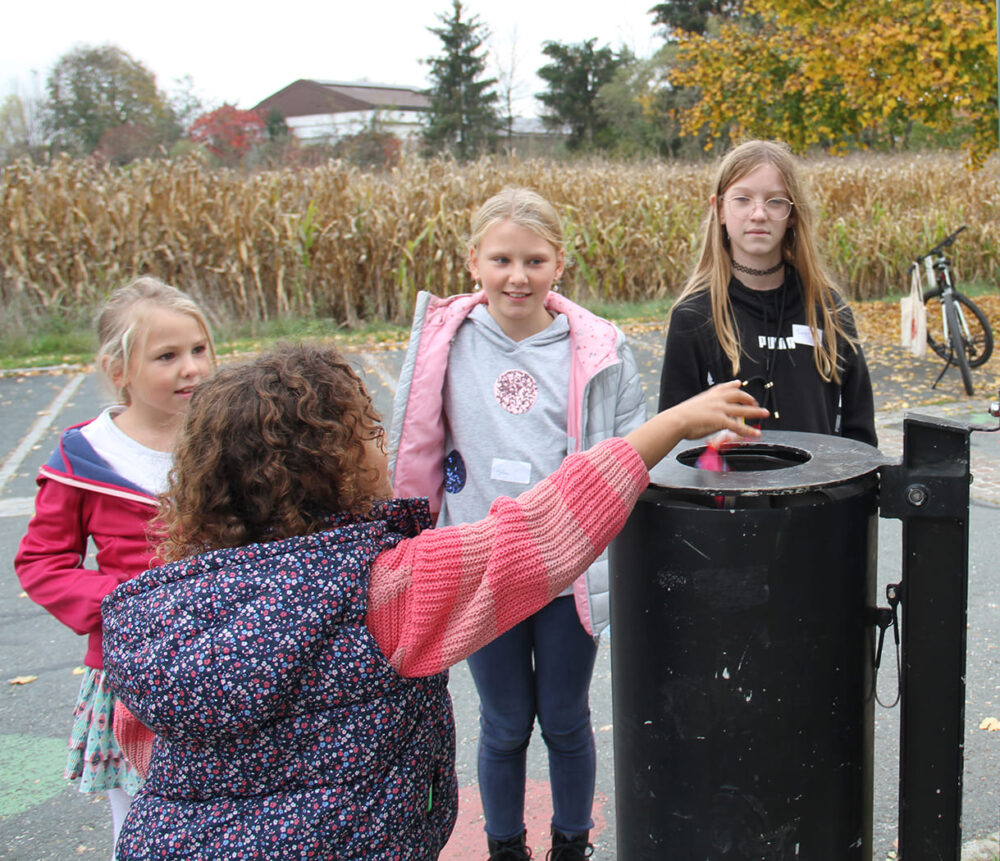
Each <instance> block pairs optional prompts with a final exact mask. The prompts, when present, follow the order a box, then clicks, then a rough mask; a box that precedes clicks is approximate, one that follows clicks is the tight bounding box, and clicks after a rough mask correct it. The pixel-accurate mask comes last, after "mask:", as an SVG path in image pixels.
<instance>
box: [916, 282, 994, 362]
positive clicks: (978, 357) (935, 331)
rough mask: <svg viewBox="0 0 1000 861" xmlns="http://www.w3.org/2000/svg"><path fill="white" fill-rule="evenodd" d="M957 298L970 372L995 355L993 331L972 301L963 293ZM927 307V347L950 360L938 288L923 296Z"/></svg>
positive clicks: (956, 295)
mask: <svg viewBox="0 0 1000 861" xmlns="http://www.w3.org/2000/svg"><path fill="white" fill-rule="evenodd" d="M955 298H956V299H957V300H958V304H959V305H960V306H961V312H962V319H963V320H964V321H965V327H964V328H962V331H963V332H966V333H967V334H966V338H965V355H966V357H967V359H968V362H969V367H970V368H978V367H979V366H980V365H982V364H983V363H984V362H986V361H987V360H988V359H989V357H990V356H992V355H993V330H992V329H991V328H990V321H989V320H987V319H986V315H985V314H984V313H983V312H982V311H981V310H980V309H979V306H978V305H976V304H975V303H974V302H973V301H972V300H971V299H968V298H966V297H965V296H963V295H962V294H961V293H956V294H955ZM924 304H925V305H926V306H927V346H929V347H930V348H931V349H932V350H933V351H934V352H935V353H937V354H938V355H939V356H940V357H941V358H942V359H947V358H948V351H949V349H951V346H950V344H949V343H948V339H946V338H945V336H944V324H943V322H942V321H943V314H942V309H941V290H940V288H938V287H935V288H934V289H933V290H928V291H927V292H926V293H924Z"/></svg>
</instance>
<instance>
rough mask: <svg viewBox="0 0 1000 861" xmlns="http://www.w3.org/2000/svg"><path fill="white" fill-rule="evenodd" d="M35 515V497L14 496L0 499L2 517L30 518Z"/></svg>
mask: <svg viewBox="0 0 1000 861" xmlns="http://www.w3.org/2000/svg"><path fill="white" fill-rule="evenodd" d="M34 513H35V497H33V496H12V497H11V498H10V499H0V517H25V516H28V517H30V516H31V515H32V514H34Z"/></svg>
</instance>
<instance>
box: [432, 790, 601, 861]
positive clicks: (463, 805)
mask: <svg viewBox="0 0 1000 861" xmlns="http://www.w3.org/2000/svg"><path fill="white" fill-rule="evenodd" d="M607 803H608V800H607V798H605V797H604V796H603V795H601V794H600V793H598V794H596V795H595V796H594V811H593V813H592V816H593V818H594V827H593V829H592V830H591V832H590V837H591V842H593V841H594V839H595V838H596V837H597V836H598V835H599V834H600V833H601V832H602V831H603V830H604V829H605V828H606V827H607V824H608V821H607V817H606V816H605V815H604V808H605V805H607ZM524 824H525V826H526V827H527V829H528V845H529V846H531V847H532V849H533V850H534V853H535V857H536V858H544V857H545V853H546V852H547V851H548V848H549V846H550V843H549V829H550V828H551V825H552V793H551V792H550V791H549V784H548V781H542V780H531V779H529V780H528V782H527V786H526V787H525V795H524ZM485 858H486V832H485V831H483V805H482V803H481V802H480V800H479V787H478V786H477V785H472V786H463V787H461V788H459V790H458V821H457V822H456V823H455V830H454V831H453V832H452V835H451V840H449V841H448V845H447V846H445V847H444V851H443V852H442V853H441V854H440V855H439V856H438V861H480V859H485Z"/></svg>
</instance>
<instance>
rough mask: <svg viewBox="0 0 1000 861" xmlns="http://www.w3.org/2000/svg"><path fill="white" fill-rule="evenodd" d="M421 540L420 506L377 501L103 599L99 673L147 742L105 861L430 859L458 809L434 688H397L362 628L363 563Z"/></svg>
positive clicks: (422, 682)
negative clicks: (321, 526) (145, 758)
mask: <svg viewBox="0 0 1000 861" xmlns="http://www.w3.org/2000/svg"><path fill="white" fill-rule="evenodd" d="M427 526H429V517H428V514H427V508H426V503H425V501H423V500H421V501H414V500H392V501H390V502H387V503H385V504H384V505H382V506H380V507H379V508H377V509H376V510H375V511H374V512H373V513H372V514H370V515H368V516H366V517H363V518H359V517H351V516H338V517H336V518H333V519H332V520H331V528H330V529H329V530H328V531H325V532H321V533H316V534H313V535H308V536H302V537H296V538H290V539H287V540H283V541H275V542H273V543H267V544H254V545H249V546H246V547H240V548H235V549H227V550H218V551H213V552H209V553H205V554H202V555H200V556H194V557H191V558H189V559H184V560H182V561H180V562H175V563H171V564H168V565H165V566H162V567H160V568H155V569H152V570H151V571H147V572H146V573H144V574H142V575H140V576H139V577H137V578H135V579H133V580H131V581H129V582H128V583H125V584H122V586H120V587H119V588H118V589H116V590H115V591H114V592H113V593H112V594H111V595H109V596H108V597H107V598H105V600H104V603H103V606H102V610H103V616H104V632H105V633H104V665H105V672H106V673H107V675H108V677H109V679H110V681H111V684H112V686H113V687H114V689H115V691H116V693H117V694H118V695H119V696H120V697H121V699H122V700H123V701H124V702H125V703H126V704H127V705H128V707H129V708H130V709H131V710H132V711H133V713H134V714H135V715H136V716H137V717H139V718H140V719H141V720H142V721H143V722H144V723H145V724H146V725H147V726H149V727H150V728H151V729H153V730H154V731H155V732H156V734H157V739H156V742H155V744H154V748H153V756H152V761H151V764H150V772H149V776H148V779H147V781H146V784H145V786H144V788H143V790H142V791H141V793H140V794H139V796H138V797H137V798H136V800H135V803H134V804H133V805H132V808H131V810H130V812H129V815H128V818H127V820H126V822H125V826H124V828H123V830H122V834H121V838H120V841H119V844H118V854H117V857H118V858H119V859H154V858H157V859H162V858H176V859H179V858H185V859H191V858H212V859H229V858H241V859H243V858H259V859H291V858H294V859H300V858H336V859H379V861H381V859H434V858H437V856H438V853H439V852H440V850H441V849H442V848H443V847H444V845H445V843H446V842H447V839H448V837H449V835H450V834H451V830H452V828H453V827H454V823H455V815H456V809H457V783H456V778H455V768H454V763H455V728H454V718H453V714H452V707H451V698H450V696H449V694H448V691H447V678H448V676H447V673H439V674H437V675H434V676H430V677H427V678H415V679H407V678H403V677H402V676H400V675H398V674H397V673H396V672H395V671H394V670H393V669H392V667H391V666H390V665H389V663H388V661H387V660H386V659H385V657H384V656H383V655H382V653H381V651H380V650H379V648H378V645H377V644H376V642H375V639H374V638H373V636H372V635H371V634H370V633H369V631H368V629H367V628H366V627H365V613H366V596H367V592H368V574H369V569H370V566H371V562H372V560H373V559H374V558H375V557H376V556H377V555H378V554H379V553H381V552H382V551H383V550H386V549H387V548H389V547H392V546H394V545H395V544H396V543H398V542H399V541H400V540H401V539H403V538H404V537H408V536H412V535H415V534H417V533H418V532H419V531H420V530H421V529H423V528H426V527H427Z"/></svg>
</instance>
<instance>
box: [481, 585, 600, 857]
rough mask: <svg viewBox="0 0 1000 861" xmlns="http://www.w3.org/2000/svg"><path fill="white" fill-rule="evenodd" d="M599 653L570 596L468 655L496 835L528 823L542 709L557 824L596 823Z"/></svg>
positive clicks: (489, 818)
mask: <svg viewBox="0 0 1000 861" xmlns="http://www.w3.org/2000/svg"><path fill="white" fill-rule="evenodd" d="M596 656H597V644H596V643H595V642H594V640H593V639H592V638H591V636H590V635H589V634H588V633H587V632H586V631H585V630H584V629H583V626H582V625H581V624H580V620H579V618H578V617H577V615H576V607H575V606H574V603H573V598H572V597H569V596H567V597H564V598H556V599H555V600H554V601H552V602H551V603H550V604H548V605H547V606H546V607H543V608H542V609H541V610H539V611H538V612H537V613H535V615H534V616H531V617H530V618H528V619H525V620H524V621H523V622H521V623H520V624H519V625H516V626H515V627H513V628H511V629H510V630H509V631H507V633H505V634H503V635H501V636H500V637H498V638H497V639H496V640H494V641H493V642H492V643H490V644H489V645H487V646H484V647H483V648H482V649H480V650H479V651H478V652H476V653H474V654H472V655H470V656H469V669H470V670H471V671H472V678H473V679H474V680H475V682H476V689H477V690H478V691H479V700H480V704H479V715H480V717H479V725H480V734H479V793H480V796H481V797H482V801H483V812H484V814H485V816H486V833H487V834H488V835H489V836H490V837H492V838H493V839H494V840H509V839H510V838H512V837H516V836H517V835H518V834H520V833H521V832H522V831H524V786H525V761H526V754H527V750H528V742H529V741H530V739H531V731H532V728H533V727H534V723H535V715H536V714H537V715H538V723H539V725H540V726H541V729H542V738H543V739H544V741H545V744H546V746H547V747H548V752H549V782H550V784H551V787H552V807H553V814H552V826H553V827H554V828H555V829H557V830H558V831H560V832H562V833H563V834H567V835H569V834H579V833H581V832H583V831H587V830H589V829H590V828H593V825H594V823H593V820H592V819H591V818H590V814H591V809H592V807H593V803H594V774H595V768H596V758H597V757H596V753H595V750H594V733H593V730H592V729H591V726H590V697H589V694H590V677H591V675H592V674H593V671H594V659H595V658H596Z"/></svg>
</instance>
